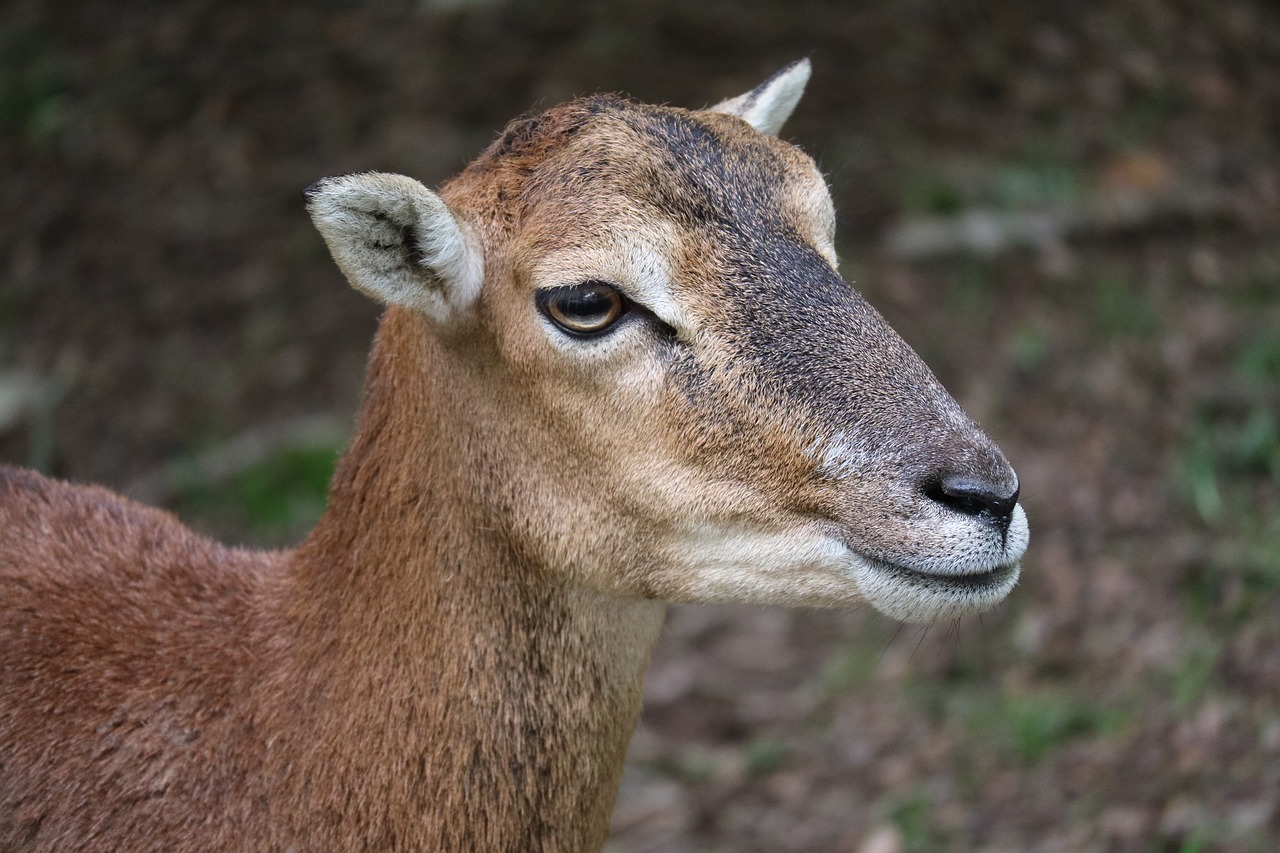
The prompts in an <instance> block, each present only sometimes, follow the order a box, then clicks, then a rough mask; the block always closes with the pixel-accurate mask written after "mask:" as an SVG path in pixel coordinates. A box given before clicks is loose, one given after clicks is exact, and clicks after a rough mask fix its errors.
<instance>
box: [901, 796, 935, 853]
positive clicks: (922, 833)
mask: <svg viewBox="0 0 1280 853" xmlns="http://www.w3.org/2000/svg"><path fill="white" fill-rule="evenodd" d="M931 805H932V804H931V801H930V798H929V796H928V793H927V792H926V791H924V790H923V789H916V790H914V791H912V792H911V793H910V794H908V795H907V796H905V797H903V798H901V799H899V800H898V801H896V802H895V803H894V804H893V805H892V806H891V807H890V809H889V819H890V820H891V821H893V823H894V824H895V825H896V826H897V827H898V829H899V830H901V831H902V848H903V850H904V851H907V853H924V852H925V851H929V850H938V849H940V845H942V844H943V842H944V839H943V838H941V837H940V836H939V834H938V832H937V830H936V829H935V828H934V826H933V822H932V820H931V817H930V810H931Z"/></svg>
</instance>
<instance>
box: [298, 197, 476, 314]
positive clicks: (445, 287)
mask: <svg viewBox="0 0 1280 853" xmlns="http://www.w3.org/2000/svg"><path fill="white" fill-rule="evenodd" d="M307 211H308V212H309V213H310V214H311V221H312V222H314V223H315V226H316V228H317V229H318V230H319V231H320V234H321V236H322V237H324V241H325V243H327V244H328V245H329V252H330V253H331V254H332V255H333V259H334V260H335V261H337V263H338V267H339V268H340V269H341V270H342V273H343V275H345V276H346V277H347V280H348V281H350V282H351V285H352V286H353V287H355V289H356V290H359V291H360V292H361V293H365V294H367V295H369V296H371V297H373V298H374V299H376V300H378V301H379V302H385V303H386V304H388V305H404V306H406V307H409V308H413V309H414V310H417V311H420V312H422V313H423V314H426V315H427V316H429V317H431V318H433V319H434V320H436V321H437V322H441V323H445V322H448V321H449V320H450V319H451V318H452V317H454V316H456V315H457V314H459V313H462V312H465V311H466V310H467V309H468V308H470V307H471V304H472V303H473V302H474V301H475V298H476V296H478V295H479V293H480V284H481V282H482V281H483V279H484V260H483V255H482V253H481V250H480V247H479V246H478V245H477V244H476V242H475V241H474V240H473V239H472V238H471V237H470V235H469V233H468V229H467V227H466V225H465V224H464V223H462V222H461V221H459V219H458V218H457V217H456V216H455V215H454V213H453V211H452V210H450V209H449V206H448V205H447V204H445V202H444V199H442V198H440V196H438V195H436V194H435V193H433V192H432V191H431V190H429V189H427V188H426V187H424V186H423V185H422V184H420V183H418V182H417V181H415V180H413V179H412V178H406V177H405V176H403V175H390V174H384V173H379V172H368V173H365V174H361V175H347V176H345V177H341V178H325V179H324V180H322V181H318V182H316V183H315V184H312V185H311V186H310V187H308V188H307Z"/></svg>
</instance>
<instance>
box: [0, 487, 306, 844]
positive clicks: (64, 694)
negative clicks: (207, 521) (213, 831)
mask: <svg viewBox="0 0 1280 853" xmlns="http://www.w3.org/2000/svg"><path fill="white" fill-rule="evenodd" d="M282 556H283V555H280V554H271V553H255V552H250V551H242V550H236V549H231V548H226V547H224V546H221V545H219V544H217V543H215V542H212V541H210V540H207V539H204V538H202V537H200V536H198V535H196V534H195V533H193V532H192V531H190V530H188V529H187V528H186V527H184V526H183V525H182V524H181V523H180V522H178V520H177V519H176V518H174V517H173V516H172V515H170V514H168V513H165V512H162V511H160V510H155V509H151V508H147V507H144V506H141V505H138V504H135V503H133V502H131V501H128V500H126V499H125V498H122V497H120V496H118V495H115V494H113V493H111V492H109V491H107V490H105V489H102V488H98V487H94V486H74V485H70V484H66V483H61V482H56V481H53V480H49V479H46V478H44V477H42V476H40V475H39V474H36V473H33V472H30V471H25V470H21V469H16V468H11V467H6V466H0V849H3V850H26V849H31V850H55V849H61V850H70V849H77V850H97V849H103V850H105V849H116V845H117V843H118V841H119V840H120V839H123V838H134V839H136V838H150V839H152V840H154V842H155V849H183V848H184V847H186V845H187V844H188V843H190V842H189V841H187V840H186V839H184V838H183V834H184V833H183V829H184V826H185V827H191V826H194V825H195V824H198V823H204V822H205V821H206V820H208V819H209V818H210V816H211V815H212V814H214V813H217V812H218V811H219V804H228V803H231V802H235V801H236V800H237V794H238V795H243V793H244V791H243V790H241V791H238V792H233V791H232V790H231V789H232V788H234V787H236V786H237V784H238V783H237V777H240V778H243V776H244V775H245V773H246V771H249V768H250V767H251V766H252V765H253V764H254V763H255V761H254V758H253V756H252V752H253V750H254V749H255V746H254V744H253V739H252V733H251V731H250V729H251V728H252V718H251V717H250V716H249V715H247V714H243V713H240V712H239V711H240V709H242V708H243V707H244V705H245V702H244V699H245V698H246V696H247V694H249V693H250V692H251V691H252V688H253V685H254V684H255V682H256V681H257V680H258V677H259V675H260V665H261V664H260V654H261V650H260V649H259V648H258V643H257V641H256V637H259V636H261V634H260V632H258V631H257V630H256V629H255V627H254V625H255V620H256V619H257V618H258V614H259V611H260V609H261V596H260V592H259V590H260V588H261V586H262V582H263V580H264V579H265V578H266V577H267V576H268V575H269V574H270V573H271V572H272V571H273V568H274V566H275V565H278V562H279V560H280V559H281V558H282ZM218 744H221V747H220V748H219V749H220V752H221V753H222V754H217V753H214V752H213V750H214V748H215V745H218ZM228 744H237V746H236V747H235V748H234V749H233V750H232V751H235V750H238V753H237V754H231V755H228V754H226V753H227V752H228V747H227V745H228ZM237 768H238V769H237ZM249 772H251V771H249ZM108 792H109V793H108ZM104 802H110V803H112V804H113V805H112V807H111V809H110V810H105V809H104V808H103V805H102V804H103V803H104ZM246 807H247V806H246ZM224 815H225V819H226V822H227V823H228V826H229V827H230V826H231V825H234V824H236V823H240V822H241V821H237V820H235V818H234V817H233V816H232V815H228V814H225V811H224ZM51 827H58V830H57V832H58V834H57V835H53V834H51V831H50V828H51ZM203 831H204V832H206V833H207V832H208V828H207V826H206V828H205V829H204V830H203ZM186 837H187V838H190V835H187V836H186ZM113 839H114V841H113ZM227 840H228V842H229V843H230V846H233V847H234V846H238V845H237V844H235V843H234V841H232V839H227ZM209 841H210V837H209V836H208V835H207V834H206V835H204V836H202V844H203V845H205V846H206V849H207V845H208V843H209Z"/></svg>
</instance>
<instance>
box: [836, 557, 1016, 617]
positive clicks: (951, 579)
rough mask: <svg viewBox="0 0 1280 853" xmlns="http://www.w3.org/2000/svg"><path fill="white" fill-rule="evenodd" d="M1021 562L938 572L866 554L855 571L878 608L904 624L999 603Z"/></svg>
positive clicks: (1005, 594) (862, 586)
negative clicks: (870, 557) (960, 572)
mask: <svg viewBox="0 0 1280 853" xmlns="http://www.w3.org/2000/svg"><path fill="white" fill-rule="evenodd" d="M1020 569H1021V565H1020V564H1019V563H1018V562H1017V561H1016V560H1014V561H1012V562H1009V563H1004V564H1001V565H997V566H994V567H992V568H990V569H986V570H983V571H980V572H971V573H966V574H936V573H931V572H922V571H917V570H916V569H911V568H907V567H906V566H901V565H898V564H896V563H888V562H885V561H882V560H874V559H869V558H863V559H862V560H860V561H859V564H858V565H857V566H856V568H855V569H854V580H855V581H856V582H857V584H858V589H859V590H860V591H861V592H862V595H863V596H864V597H865V598H866V599H867V601H868V603H870V604H871V605H872V606H873V607H875V608H876V609H877V610H879V611H880V612H881V613H884V614H885V615H886V616H891V617H893V618H895V619H900V620H902V621H903V622H935V621H938V620H941V619H950V618H953V617H956V616H962V615H964V614H966V613H975V612H977V611H980V610H986V609H987V608H989V607H991V606H993V605H995V604H998V603H999V602H1000V601H1002V600H1003V599H1004V598H1005V596H1007V595H1008V594H1009V592H1010V591H1011V590H1012V589H1013V587H1014V585H1015V584H1016V583H1017V582H1018V574H1019V571H1020Z"/></svg>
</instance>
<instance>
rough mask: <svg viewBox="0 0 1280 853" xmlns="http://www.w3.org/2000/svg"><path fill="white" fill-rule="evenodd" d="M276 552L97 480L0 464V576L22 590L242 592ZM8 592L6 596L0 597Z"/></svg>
mask: <svg viewBox="0 0 1280 853" xmlns="http://www.w3.org/2000/svg"><path fill="white" fill-rule="evenodd" d="M271 560H272V555H269V554H255V553H254V552H250V551H244V550H239V549H234V548H228V547H226V546H224V545H221V544H219V543H217V542H214V541H213V540H211V539H208V538H206V537H203V536H200V535H198V534H197V533H195V532H194V531H192V530H190V529H189V528H188V527H186V526H185V525H183V524H182V522H180V521H179V520H178V519H177V518H176V517H175V516H174V515H172V514H171V513H168V512H165V511H164V510H160V509H156V508H154V507H148V506H144V505H142V504H139V503H136V502H134V501H131V500H129V499H127V498H125V497H123V496H121V495H118V494H116V493H114V492H111V491H109V490H107V489H104V488H102V487H100V486H88V485H78V484H72V483H65V482H61V481H58V480H52V479H49V478H47V477H44V476H42V475H40V474H38V473H36V472H34V471H28V470H25V469H22V468H15V467H12V466H6V465H0V584H4V585H6V586H9V587H11V588H10V589H9V591H8V596H9V599H10V602H9V603H12V602H13V601H14V600H15V598H14V597H15V596H20V595H21V594H22V592H23V591H24V590H25V592H26V593H27V594H29V595H33V596H38V595H48V594H55V593H56V594H58V595H59V596H60V597H62V598H63V599H64V600H65V599H66V598H68V597H70V598H72V599H74V598H76V597H79V596H92V597H97V598H98V599H102V598H103V597H105V598H108V599H119V600H120V602H119V603H123V600H124V599H127V598H129V597H131V596H135V595H136V596H139V597H142V596H148V597H150V598H151V601H152V606H156V605H161V604H162V603H163V602H162V600H159V601H158V600H155V596H156V594H157V592H158V591H159V592H160V594H161V599H163V597H165V596H166V595H167V596H171V597H173V598H174V599H175V601H174V602H173V603H174V604H175V605H178V604H185V606H191V605H192V604H195V605H196V606H197V607H198V602H199V600H200V599H206V600H207V599H218V598H225V597H227V596H240V595H245V594H247V593H248V591H249V587H250V586H251V585H252V583H253V579H254V577H255V576H256V575H258V574H260V572H261V570H262V569H264V568H265V567H266V566H267V565H268V564H269V563H270V562H271ZM3 604H4V602H3V601H0V605H3Z"/></svg>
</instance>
